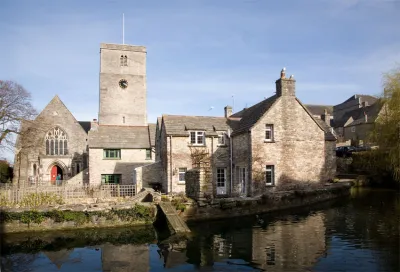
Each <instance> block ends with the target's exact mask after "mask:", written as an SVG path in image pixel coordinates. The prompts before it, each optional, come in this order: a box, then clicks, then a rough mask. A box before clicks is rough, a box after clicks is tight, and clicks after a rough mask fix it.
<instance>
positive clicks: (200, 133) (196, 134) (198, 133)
mask: <svg viewBox="0 0 400 272" xmlns="http://www.w3.org/2000/svg"><path fill="white" fill-rule="evenodd" d="M192 135H194V142H192ZM199 137H201V138H199ZM199 139H202V141H203V142H202V143H199ZM189 143H190V144H191V145H206V133H205V131H190V132H189Z"/></svg>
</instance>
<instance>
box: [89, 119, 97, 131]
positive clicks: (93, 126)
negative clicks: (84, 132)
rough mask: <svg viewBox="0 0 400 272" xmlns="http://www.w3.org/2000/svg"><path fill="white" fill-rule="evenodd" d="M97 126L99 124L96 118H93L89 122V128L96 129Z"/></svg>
mask: <svg viewBox="0 0 400 272" xmlns="http://www.w3.org/2000/svg"><path fill="white" fill-rule="evenodd" d="M98 126H99V123H98V122H97V119H93V121H92V122H90V130H97V127H98Z"/></svg>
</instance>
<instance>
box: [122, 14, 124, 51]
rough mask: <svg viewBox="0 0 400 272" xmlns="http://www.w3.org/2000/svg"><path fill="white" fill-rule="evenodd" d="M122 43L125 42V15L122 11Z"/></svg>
mask: <svg viewBox="0 0 400 272" xmlns="http://www.w3.org/2000/svg"><path fill="white" fill-rule="evenodd" d="M122 44H125V16H124V14H123V13H122Z"/></svg>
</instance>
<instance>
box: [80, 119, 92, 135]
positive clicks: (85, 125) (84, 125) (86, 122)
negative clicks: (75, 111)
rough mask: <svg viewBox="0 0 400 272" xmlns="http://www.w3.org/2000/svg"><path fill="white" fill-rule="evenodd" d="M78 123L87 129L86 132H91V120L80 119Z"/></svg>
mask: <svg viewBox="0 0 400 272" xmlns="http://www.w3.org/2000/svg"><path fill="white" fill-rule="evenodd" d="M78 123H79V124H80V125H81V127H82V128H83V130H84V131H86V133H88V132H89V130H90V127H91V125H92V122H90V121H78Z"/></svg>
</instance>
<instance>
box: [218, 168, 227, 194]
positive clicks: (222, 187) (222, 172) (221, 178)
mask: <svg viewBox="0 0 400 272" xmlns="http://www.w3.org/2000/svg"><path fill="white" fill-rule="evenodd" d="M217 195H226V168H217Z"/></svg>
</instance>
